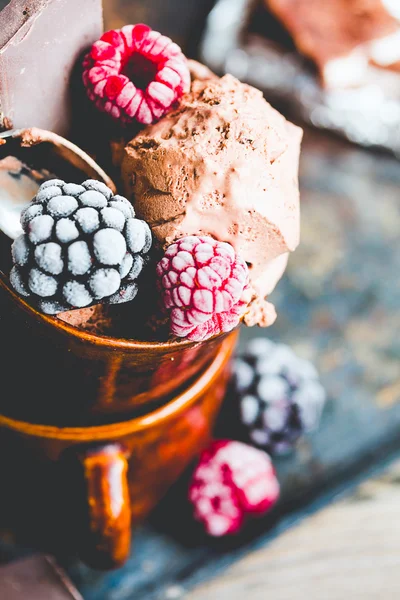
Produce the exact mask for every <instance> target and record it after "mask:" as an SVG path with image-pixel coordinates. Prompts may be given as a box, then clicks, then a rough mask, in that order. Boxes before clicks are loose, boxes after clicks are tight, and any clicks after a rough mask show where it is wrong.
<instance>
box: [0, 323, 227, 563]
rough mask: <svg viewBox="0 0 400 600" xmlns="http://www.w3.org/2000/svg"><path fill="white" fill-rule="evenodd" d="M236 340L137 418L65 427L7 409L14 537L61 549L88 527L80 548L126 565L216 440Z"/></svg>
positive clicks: (5, 504) (8, 499) (5, 483)
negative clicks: (140, 536) (161, 508)
mask: <svg viewBox="0 0 400 600" xmlns="http://www.w3.org/2000/svg"><path fill="white" fill-rule="evenodd" d="M236 339H237V332H235V331H234V332H231V333H230V334H229V335H228V336H226V338H225V340H224V341H223V342H221V343H220V346H219V350H218V352H217V354H216V356H215V357H214V359H213V361H212V363H211V365H210V366H209V367H208V368H207V369H206V370H205V371H204V373H203V374H202V375H201V376H200V377H199V378H197V379H196V380H195V382H194V383H192V385H191V386H190V387H188V388H187V389H186V390H185V391H184V392H183V393H181V394H179V395H178V396H176V397H175V398H174V399H173V400H172V401H170V402H168V403H167V404H165V405H164V406H162V407H160V408H158V409H156V410H154V411H153V412H150V413H149V414H147V415H145V416H141V417H138V418H136V419H132V420H129V421H125V422H122V423H115V424H111V425H102V426H97V427H86V428H84V427H83V428H79V427H78V428H77V427H67V428H57V427H53V426H49V425H37V424H31V423H26V422H22V421H18V420H15V419H11V418H7V417H5V416H0V456H2V457H3V458H2V460H1V461H0V480H1V494H0V520H1V519H3V521H4V522H5V523H6V524H7V526H8V529H9V530H12V531H13V535H14V539H16V540H17V541H21V537H20V535H19V534H21V533H22V537H23V539H24V540H25V541H26V539H27V538H28V540H27V541H28V543H31V544H34V545H36V546H37V545H38V540H39V542H40V546H41V547H42V548H43V547H45V549H47V550H52V551H55V552H58V551H59V550H60V548H64V549H65V548H67V547H69V546H71V547H73V543H72V541H71V540H68V536H69V537H71V535H72V533H73V535H74V536H76V535H77V531H78V530H79V531H80V535H79V543H78V550H79V552H80V553H81V555H82V556H83V558H84V559H85V560H86V561H87V562H88V563H89V564H91V565H92V566H94V567H97V568H112V567H115V566H118V565H120V564H122V563H123V562H124V560H125V559H126V557H127V556H128V553H129V548H130V537H131V525H136V524H137V523H139V522H140V521H141V520H142V519H143V518H144V517H145V516H146V515H147V514H148V513H149V511H150V510H151V509H152V508H153V507H154V506H155V505H156V503H157V502H158V501H159V499H160V498H161V497H162V496H163V494H164V493H165V491H166V490H167V489H168V487H169V486H170V485H171V484H172V483H173V482H174V481H175V480H176V479H177V478H178V477H179V475H180V474H181V473H182V471H183V470H184V469H185V467H186V466H187V465H188V463H189V462H190V461H191V460H192V459H193V458H194V456H195V455H196V454H197V453H198V452H199V451H200V450H201V448H202V447H203V446H204V444H205V443H206V442H207V440H208V438H209V436H210V433H211V429H212V426H213V423H214V420H215V417H216V415H217V412H218V410H219V407H220V404H221V401H222V399H223V397H224V394H225V390H226V384H227V380H228V377H229V364H230V358H231V355H232V352H233V349H234V347H235V344H236ZM55 401H57V398H56V397H55ZM5 457H7V459H5ZM77 465H80V468H79V469H77V468H76V467H77ZM79 481H80V482H81V484H84V485H80V484H79ZM83 493H84V494H85V496H86V499H85V498H84V497H83ZM85 515H86V520H83V517H84V516H85ZM83 524H84V525H83ZM75 545H76V539H75Z"/></svg>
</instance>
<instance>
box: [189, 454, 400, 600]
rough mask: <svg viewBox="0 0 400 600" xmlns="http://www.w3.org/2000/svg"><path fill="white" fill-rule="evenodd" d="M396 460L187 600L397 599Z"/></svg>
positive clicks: (399, 499)
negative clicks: (269, 599)
mask: <svg viewBox="0 0 400 600" xmlns="http://www.w3.org/2000/svg"><path fill="white" fill-rule="evenodd" d="M399 483H400V461H396V462H395V464H394V465H392V466H391V468H390V469H389V470H387V471H386V472H385V473H384V474H382V475H381V476H379V477H375V478H373V479H370V480H368V481H367V482H365V483H364V484H362V485H361V486H359V487H358V488H357V489H356V490H355V491H354V493H352V494H351V496H350V497H348V498H347V499H345V500H342V501H340V502H337V503H336V504H333V505H331V506H330V507H328V508H325V509H324V510H321V511H320V512H318V513H316V514H314V515H313V516H311V517H308V518H306V519H305V520H304V521H303V522H302V523H301V524H300V525H298V526H296V527H294V528H293V529H291V530H288V531H286V532H285V533H283V534H282V535H281V536H280V537H279V538H278V539H276V540H274V541H273V542H272V543H271V544H270V545H268V546H266V547H265V548H261V549H260V550H257V551H255V552H252V553H250V554H249V555H248V556H247V557H246V558H244V559H242V560H239V561H238V562H236V563H235V565H234V566H233V567H231V568H229V569H227V570H226V571H225V572H224V574H223V575H222V576H220V577H218V578H217V579H215V580H213V581H211V582H209V583H207V584H205V585H202V586H200V587H199V588H198V589H196V590H194V591H193V593H190V594H188V595H187V596H185V597H187V598H190V600H216V599H218V600H242V599H243V598H248V599H249V600H265V599H266V598H273V600H305V599H306V598H308V599H309V600H317V599H318V600H344V599H347V598H351V599H352V600H377V599H378V598H385V599H386V600H395V599H397V598H399V597H400V570H399V569H400V520H399V505H400V487H399Z"/></svg>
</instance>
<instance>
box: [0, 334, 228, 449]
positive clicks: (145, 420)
mask: <svg viewBox="0 0 400 600" xmlns="http://www.w3.org/2000/svg"><path fill="white" fill-rule="evenodd" d="M237 336H238V331H237V330H236V331H233V332H232V333H231V335H229V336H228V337H227V338H226V339H225V340H224V341H223V342H222V345H221V348H220V351H219V352H218V353H217V355H216V357H215V358H214V360H213V362H212V363H211V365H210V366H209V367H208V368H207V369H206V371H205V372H204V373H203V374H202V375H201V376H200V377H199V378H198V379H197V380H196V381H195V382H194V383H193V384H192V385H191V386H190V387H189V388H187V389H186V390H185V391H183V392H182V393H181V394H179V395H178V396H176V397H175V398H173V399H172V400H171V401H170V402H168V403H167V404H165V405H163V406H161V407H160V408H157V409H156V410H154V411H153V412H150V413H148V414H146V415H143V416H141V417H136V418H134V419H130V420H128V421H121V422H119V423H112V424H108V425H96V426H89V427H54V426H52V425H38V424H34V423H28V422H25V421H19V420H17V419H12V418H10V417H6V416H4V415H1V414H0V428H1V427H5V428H7V429H12V430H13V431H17V432H18V433H21V434H24V435H28V436H31V437H38V438H42V439H43V438H56V439H58V440H63V441H72V442H79V443H80V442H82V443H84V442H102V441H106V440H110V439H113V440H116V439H119V438H122V437H124V436H126V435H129V434H131V433H133V432H139V431H143V430H146V429H149V428H151V427H153V426H154V425H155V424H157V423H159V422H160V421H163V420H165V419H168V418H170V417H172V416H176V415H178V414H179V413H180V412H182V410H183V409H187V408H188V407H189V406H191V404H194V403H195V402H196V400H197V399H198V398H199V396H200V395H201V394H202V393H203V390H204V387H205V386H206V385H208V386H209V385H210V382H211V383H212V382H214V380H215V378H216V377H217V376H218V373H220V371H221V369H222V368H223V367H224V366H225V365H226V364H227V363H228V361H229V360H230V357H231V352H230V350H231V347H232V346H233V345H234V344H235V343H236V339H237Z"/></svg>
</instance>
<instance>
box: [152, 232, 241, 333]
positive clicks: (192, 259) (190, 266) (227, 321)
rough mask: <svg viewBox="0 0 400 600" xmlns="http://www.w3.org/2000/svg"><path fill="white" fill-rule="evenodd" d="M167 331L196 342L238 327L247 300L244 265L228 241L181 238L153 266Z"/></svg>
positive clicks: (193, 237) (190, 237)
mask: <svg viewBox="0 0 400 600" xmlns="http://www.w3.org/2000/svg"><path fill="white" fill-rule="evenodd" d="M157 276H158V280H159V285H160V288H161V291H162V299H163V304H164V307H165V309H166V310H167V311H168V312H169V313H170V320H171V332H172V333H173V334H174V335H177V336H178V337H186V338H188V339H189V340H192V341H196V342H199V341H202V340H206V339H208V338H210V337H211V336H213V335H215V334H217V333H221V332H227V331H231V330H232V329H234V327H236V325H238V323H239V321H240V319H241V317H242V316H243V313H244V312H245V310H246V307H247V305H248V303H249V301H250V299H251V294H250V291H249V284H248V279H249V276H248V269H247V265H246V263H245V262H244V261H243V260H242V259H241V258H240V257H239V256H237V255H236V254H235V251H234V249H233V248H232V246H231V245H230V244H227V243H225V242H217V241H216V240H214V239H213V238H211V237H206V236H204V237H197V236H189V237H184V238H182V239H180V240H178V241H177V242H175V243H174V244H171V246H169V247H168V249H167V250H166V252H165V255H164V257H163V258H162V259H161V261H160V262H159V263H158V265H157Z"/></svg>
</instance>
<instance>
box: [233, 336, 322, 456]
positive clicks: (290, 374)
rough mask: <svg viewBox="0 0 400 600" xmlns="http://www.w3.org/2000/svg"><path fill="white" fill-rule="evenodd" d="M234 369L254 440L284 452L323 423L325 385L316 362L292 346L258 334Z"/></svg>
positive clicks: (245, 423)
mask: <svg viewBox="0 0 400 600" xmlns="http://www.w3.org/2000/svg"><path fill="white" fill-rule="evenodd" d="M233 372H234V376H233V388H234V394H235V397H236V399H237V402H238V409H239V413H240V414H239V419H240V421H241V424H242V427H243V428H244V430H245V433H246V437H248V439H249V440H250V441H251V442H252V443H253V444H256V445H257V446H259V447H260V448H262V449H263V450H267V451H268V452H271V453H273V454H284V453H286V452H288V451H290V450H291V449H292V448H293V446H294V444H295V443H296V441H297V440H298V439H299V437H300V436H301V435H303V434H304V433H307V432H310V431H312V430H314V429H316V427H317V426H318V424H319V421H320V418H321V414H322V410H323V407H324V403H325V397H326V394H325V390H324V388H323V387H322V385H321V383H320V381H319V378H318V373H317V370H316V369H315V367H314V365H312V364H311V363H310V362H308V361H307V360H303V359H301V358H299V357H298V356H296V354H295V353H294V352H293V350H291V348H289V347H288V346H285V345H284V344H275V343H274V342H271V341H270V340H267V339H255V340H253V341H252V342H250V343H249V344H248V346H247V348H246V349H245V351H244V353H243V355H241V356H240V357H239V358H238V359H237V360H236V361H235V366H234V369H233Z"/></svg>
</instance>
